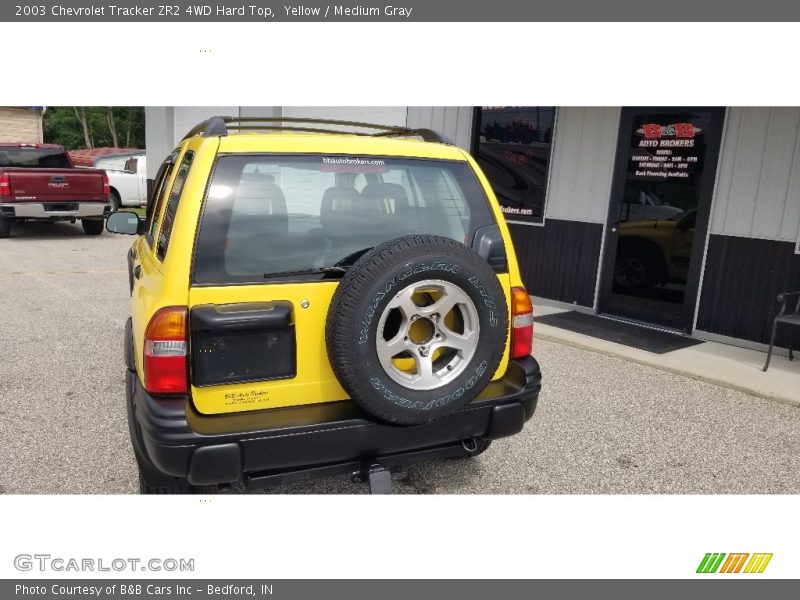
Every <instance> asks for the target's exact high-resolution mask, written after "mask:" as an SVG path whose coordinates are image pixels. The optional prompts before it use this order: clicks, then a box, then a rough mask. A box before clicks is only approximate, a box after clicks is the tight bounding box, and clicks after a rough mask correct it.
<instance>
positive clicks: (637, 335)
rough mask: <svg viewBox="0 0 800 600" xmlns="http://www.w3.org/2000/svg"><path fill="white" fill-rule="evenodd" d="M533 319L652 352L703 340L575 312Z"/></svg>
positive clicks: (655, 352) (662, 351) (678, 347)
mask: <svg viewBox="0 0 800 600" xmlns="http://www.w3.org/2000/svg"><path fill="white" fill-rule="evenodd" d="M536 322H537V323H544V324H545V325H551V326H552V327H558V328H560V329H567V330H569V331H574V332H575V333H581V334H583V335H588V336H591V337H595V338H600V339H601V340H606V341H609V342H615V343H617V344H622V345H624V346H630V347H632V348H638V349H639V350H646V351H647V352H652V353H654V354H665V353H667V352H672V351H673V350H681V349H682V348H689V347H690V346H695V345H697V344H702V343H703V342H702V341H701V340H695V339H693V338H690V337H685V336H682V335H680V334H678V333H668V332H665V331H657V330H655V329H648V328H647V327H640V326H638V325H631V324H630V323H621V322H619V321H612V320H611V319H604V318H602V317H596V316H595V315H587V314H586V313H581V312H576V311H569V312H562V313H556V314H552V315H545V316H543V317H536Z"/></svg>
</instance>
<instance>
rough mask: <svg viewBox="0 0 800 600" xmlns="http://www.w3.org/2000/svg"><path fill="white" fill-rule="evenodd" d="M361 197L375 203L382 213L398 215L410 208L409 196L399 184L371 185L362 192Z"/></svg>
mask: <svg viewBox="0 0 800 600" xmlns="http://www.w3.org/2000/svg"><path fill="white" fill-rule="evenodd" d="M361 195H362V196H363V197H364V198H368V199H369V200H371V201H372V202H375V203H376V204H377V205H378V206H379V207H380V211H381V212H382V213H396V212H400V211H402V210H403V209H406V208H408V194H407V193H406V190H405V189H404V188H403V186H402V185H400V184H397V183H371V184H369V185H367V186H365V187H364V189H363V190H361Z"/></svg>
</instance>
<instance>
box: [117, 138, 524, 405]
mask: <svg viewBox="0 0 800 600" xmlns="http://www.w3.org/2000/svg"><path fill="white" fill-rule="evenodd" d="M187 151H192V152H194V159H193V162H192V166H191V169H190V171H189V174H188V177H187V179H186V182H185V184H184V188H183V193H182V197H181V200H180V203H179V204H178V210H177V213H176V215H175V224H174V226H173V231H172V235H171V239H170V242H169V248H168V251H167V254H166V256H165V258H164V260H163V262H161V261H159V260H158V259H157V258H156V256H155V251H154V248H151V247H150V244H149V242H148V241H147V239H146V238H145V237H144V236H140V237H138V238H137V239H136V241H135V242H134V249H135V250H136V253H137V261H136V262H137V264H139V265H140V266H141V278H140V279H139V280H138V282H137V285H136V286H135V288H134V293H133V295H132V297H131V315H132V321H133V336H134V352H135V359H136V367H137V371H138V373H139V376H140V378H143V373H142V347H143V342H142V340H143V338H144V331H145V328H146V326H147V323H148V322H149V320H150V318H152V316H153V315H154V314H155V312H156V311H158V310H159V309H161V308H163V307H165V306H187V305H188V306H190V307H191V306H195V305H198V304H209V303H212V304H227V303H237V302H254V301H258V302H263V301H271V300H288V301H289V302H291V303H292V305H293V306H294V318H295V332H296V341H297V375H296V376H295V377H294V378H292V379H283V380H273V381H265V382H250V383H242V384H231V385H218V386H208V387H202V388H198V387H194V386H193V387H192V388H191V398H192V401H193V402H194V405H195V406H196V407H197V409H198V410H199V411H200V412H202V413H206V414H217V413H226V412H242V411H247V410H256V409H264V408H278V407H285V406H296V405H301V404H311V403H321V402H330V401H337V400H346V399H347V394H346V393H345V391H344V390H343V389H342V387H341V386H340V385H339V382H338V381H337V380H336V377H335V376H334V374H333V371H332V369H331V366H330V363H329V361H328V356H327V352H326V349H325V321H326V318H327V313H328V306H329V304H330V300H331V297H332V296H333V293H334V291H335V289H336V286H337V285H338V282H337V281H325V282H291V283H279V282H265V283H260V284H257V285H230V286H218V287H192V286H191V285H190V273H191V259H192V255H193V249H194V239H195V230H196V228H197V224H198V222H199V218H200V210H201V208H202V202H203V196H204V194H205V188H206V183H207V180H208V177H209V173H210V172H211V169H212V167H213V163H214V160H215V158H216V156H217V153H276V154H280V153H304V154H308V153H314V154H318V153H324V154H335V155H347V154H354V155H360V156H369V155H375V156H389V157H391V156H399V157H413V158H432V159H443V160H454V161H461V162H465V161H466V162H468V163H469V164H470V165H471V166H472V169H473V170H474V171H475V173H476V175H477V177H478V180H479V182H480V184H481V186H482V187H483V189H484V192H485V193H486V195H487V197H488V198H489V200H490V208H491V210H492V212H493V214H494V217H495V220H496V221H497V223H498V224H499V226H500V230H501V232H502V234H503V238H504V240H505V245H506V254H507V256H508V264H509V274H507V275H506V274H503V275H499V276H498V279H499V281H500V284H501V286H502V288H503V289H504V290H505V292H506V305H507V308H508V309H509V310H510V300H511V298H510V288H511V287H512V286H521V285H522V280H521V278H520V274H519V269H518V266H517V258H516V255H515V254H514V246H513V243H512V241H511V237H510V235H509V232H508V228H507V226H506V224H505V219H504V217H503V214H502V211H501V210H500V206H499V205H498V203H497V199H496V198H495V196H494V193H493V192H492V189H491V186H490V185H489V183H488V181H487V180H486V178H485V176H484V175H483V173H481V171H480V168H479V167H478V166H477V164H476V163H475V161H474V160H473V159H472V157H470V156H469V154H467V153H466V152H464V151H463V150H461V149H459V148H456V147H454V146H447V145H443V144H431V143H425V142H419V141H414V140H403V139H391V138H372V137H364V136H354V135H333V134H331V135H328V134H323V135H313V134H296V133H295V134H281V133H267V134H264V133H242V134H233V135H230V136H227V137H222V138H218V137H208V138H204V137H199V136H195V137H193V138H190V139H189V140H185V141H184V142H182V144H181V146H180V148H179V153H178V157H177V161H176V167H175V168H174V169H173V172H172V174H171V177H170V181H169V182H168V183H167V194H168V193H169V189H171V187H172V184H173V181H174V179H175V175H176V173H177V172H178V170H179V169H178V166H179V165H180V163H181V161H182V159H183V157H184V155H185V153H186V152H187ZM165 205H166V202H164V203H163V204H162V208H161V212H163V210H164V208H163V207H164V206H165ZM157 218H158V219H159V222H160V219H161V215H157ZM158 233H159V232H158V231H156V232H155V236H154V239H155V240H157V239H158ZM303 300H308V302H309V307H308V308H307V309H303V308H301V301H303ZM508 352H509V345H508V343H506V348H505V351H504V354H503V358H502V360H501V363H500V366H499V368H498V369H497V371H496V372H495V374H494V377H493V378H494V379H497V378H499V377H501V376H502V375H503V373H505V370H506V368H507V366H508Z"/></svg>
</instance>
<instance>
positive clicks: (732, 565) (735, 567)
mask: <svg viewBox="0 0 800 600" xmlns="http://www.w3.org/2000/svg"><path fill="white" fill-rule="evenodd" d="M748 556H750V554H749V553H737V554H729V555H728V558H727V559H726V560H725V562H724V563H723V564H722V568H721V569H720V571H719V572H720V573H738V572H739V571H741V570H742V566H744V561H746V560H747V557H748Z"/></svg>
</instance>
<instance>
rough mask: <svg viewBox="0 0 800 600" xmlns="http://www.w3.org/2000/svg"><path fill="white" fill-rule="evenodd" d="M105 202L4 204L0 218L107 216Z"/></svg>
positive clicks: (109, 209)
mask: <svg viewBox="0 0 800 600" xmlns="http://www.w3.org/2000/svg"><path fill="white" fill-rule="evenodd" d="M110 212H111V204H109V203H106V202H4V203H3V204H0V216H1V217H8V218H16V219H83V218H84V217H86V218H91V217H103V216H107V215H108V214H109V213H110Z"/></svg>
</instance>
